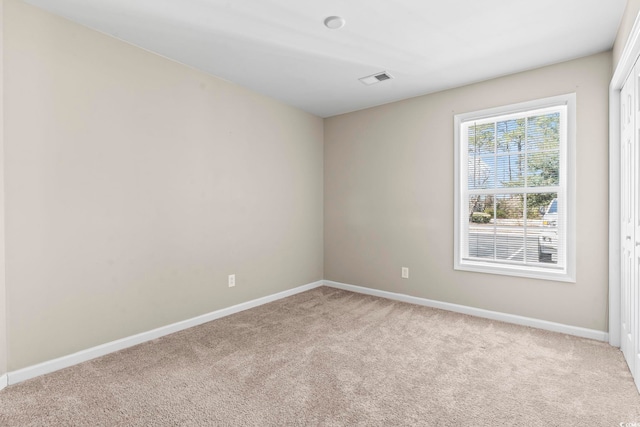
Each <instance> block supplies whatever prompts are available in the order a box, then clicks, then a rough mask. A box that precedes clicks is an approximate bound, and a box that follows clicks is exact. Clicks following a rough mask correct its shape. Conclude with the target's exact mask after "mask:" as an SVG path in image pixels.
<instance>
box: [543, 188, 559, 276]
mask: <svg viewBox="0 0 640 427" xmlns="http://www.w3.org/2000/svg"><path fill="white" fill-rule="evenodd" d="M542 226H543V227H545V229H544V231H543V232H542V234H541V235H540V236H538V261H539V262H550V263H554V264H557V263H558V199H553V200H552V201H551V203H549V206H547V209H546V211H544V214H543V215H542Z"/></svg>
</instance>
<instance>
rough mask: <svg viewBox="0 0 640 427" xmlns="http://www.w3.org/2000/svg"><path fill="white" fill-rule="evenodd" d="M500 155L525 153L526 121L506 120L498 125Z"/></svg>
mask: <svg viewBox="0 0 640 427" xmlns="http://www.w3.org/2000/svg"><path fill="white" fill-rule="evenodd" d="M496 129H497V135H496V137H497V141H496V151H497V153H498V154H509V153H518V152H522V151H524V148H525V147H524V138H525V131H524V119H512V120H504V121H501V122H498V123H496Z"/></svg>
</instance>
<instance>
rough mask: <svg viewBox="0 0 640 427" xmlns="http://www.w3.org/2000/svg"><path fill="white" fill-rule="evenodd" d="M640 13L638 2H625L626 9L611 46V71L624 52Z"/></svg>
mask: <svg viewBox="0 0 640 427" xmlns="http://www.w3.org/2000/svg"><path fill="white" fill-rule="evenodd" d="M638 12H640V0H627V7H626V8H625V10H624V15H623V16H622V21H621V22H620V28H619V29H618V36H617V37H616V41H615V43H614V45H613V69H614V70H615V67H616V66H617V65H618V62H619V61H620V56H621V55H622V51H623V50H624V46H625V44H626V42H627V38H628V37H629V34H630V33H631V29H632V28H633V24H634V22H635V20H636V16H637V15H638Z"/></svg>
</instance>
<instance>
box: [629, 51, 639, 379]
mask: <svg viewBox="0 0 640 427" xmlns="http://www.w3.org/2000/svg"><path fill="white" fill-rule="evenodd" d="M632 77H633V79H630V80H633V81H634V83H633V84H634V85H635V87H634V92H633V93H634V95H635V96H634V98H635V99H634V101H635V103H634V104H635V105H634V106H635V108H634V119H635V123H634V132H633V144H632V145H633V148H632V151H633V153H632V154H633V159H634V160H633V172H632V173H633V175H632V176H633V185H632V187H633V189H632V197H633V207H634V209H633V210H634V221H633V236H632V241H633V242H634V257H633V271H634V277H633V281H632V284H631V290H630V292H629V294H630V296H629V297H630V301H629V302H630V307H629V310H630V311H631V315H630V316H629V317H630V321H631V322H632V326H631V331H630V333H631V341H632V345H633V357H632V358H633V361H632V362H631V363H630V364H629V368H630V369H631V373H632V374H633V377H634V378H635V382H636V385H637V386H638V390H640V61H639V62H637V63H636V65H635V67H634V69H633V74H632Z"/></svg>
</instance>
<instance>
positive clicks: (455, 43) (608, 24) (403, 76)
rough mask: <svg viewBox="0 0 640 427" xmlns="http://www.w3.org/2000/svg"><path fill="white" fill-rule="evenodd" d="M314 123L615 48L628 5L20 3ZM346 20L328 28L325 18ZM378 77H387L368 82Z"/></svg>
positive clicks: (239, 0)
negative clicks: (306, 115) (294, 110)
mask: <svg viewBox="0 0 640 427" xmlns="http://www.w3.org/2000/svg"><path fill="white" fill-rule="evenodd" d="M26 1H27V3H31V4H33V5H36V6H38V7H41V8H43V9H46V10H49V11H51V12H53V13H55V14H58V15H61V16H64V17H66V18H68V19H70V20H72V21H76V22H78V23H81V24H83V25H86V26H88V27H90V28H94V29H96V30H98V31H102V32H104V33H107V34H110V35H113V36H114V37H117V38H119V39H122V40H125V41H127V42H129V43H132V44H134V45H137V46H140V47H142V48H145V49H148V50H150V51H153V52H156V53H158V54H160V55H163V56H166V57H168V58H172V59H174V60H176V61H179V62H181V63H184V64H187V65H191V66H193V67H195V68H198V69H201V70H203V71H206V72H208V73H210V74H213V75H216V76H218V77H222V78H224V79H226V80H229V81H232V82H235V83H237V84H239V85H242V86H245V87H247V88H250V89H252V90H254V91H256V92H260V93H263V94H266V95H269V96H271V97H273V98H276V99H279V100H281V101H283V102H285V103H287V104H290V105H293V106H295V107H299V108H301V109H303V110H305V111H308V112H310V113H313V114H316V115H318V116H321V117H329V116H333V115H336V114H340V113H345V112H349V111H354V110H359V109H362V108H367V107H371V106H374V105H380V104H384V103H388V102H391V101H397V100H400V99H405V98H410V97H413V96H417V95H422V94H426V93H431V92H436V91H439V90H443V89H447V88H451V87H456V86H462V85H465V84H469V83H472V82H477V81H482V80H486V79H490V78H493V77H498V76H502V75H505V74H511V73H514V72H518V71H524V70H528V69H532V68H536V67H540V66H544V65H548V64H553V63H557V62H562V61H565V60H568V59H573V58H578V57H581V56H586V55H590V54H593V53H597V52H602V51H605V50H608V49H610V48H611V47H612V45H613V42H614V39H615V36H616V33H617V29H618V26H619V24H620V20H621V17H622V13H623V11H624V7H625V4H626V0H530V1H524V0H367V1H365V0H348V1H346V0H313V1H311V0H26ZM330 15H339V16H342V17H344V18H345V19H346V25H345V26H344V27H343V28H342V29H339V30H329V29H327V28H326V27H324V25H323V21H324V19H325V18H326V17H327V16H330ZM379 71H388V72H389V73H390V74H391V75H393V77H394V79H393V80H389V81H385V82H381V83H378V84H374V85H372V86H365V85H363V84H362V83H361V82H359V81H358V78H360V77H364V76H367V75H370V74H373V73H377V72H379Z"/></svg>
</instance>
